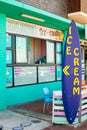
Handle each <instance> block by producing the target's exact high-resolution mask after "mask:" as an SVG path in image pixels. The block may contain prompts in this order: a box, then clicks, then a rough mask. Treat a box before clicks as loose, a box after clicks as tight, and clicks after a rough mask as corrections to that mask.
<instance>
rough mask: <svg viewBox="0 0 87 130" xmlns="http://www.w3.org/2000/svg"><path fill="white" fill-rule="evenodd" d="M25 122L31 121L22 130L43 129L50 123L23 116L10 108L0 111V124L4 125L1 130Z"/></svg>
mask: <svg viewBox="0 0 87 130" xmlns="http://www.w3.org/2000/svg"><path fill="white" fill-rule="evenodd" d="M34 121H35V122H37V123H35V122H34ZM26 122H28V123H31V125H30V126H27V127H24V129H23V130H43V129H44V128H46V127H48V126H50V125H51V123H50V122H46V121H43V120H40V119H36V118H32V117H29V116H25V115H22V114H19V113H16V112H12V111H10V110H5V111H0V125H3V126H4V129H3V130H12V128H14V127H16V126H20V124H22V123H26ZM0 130H1V129H0Z"/></svg>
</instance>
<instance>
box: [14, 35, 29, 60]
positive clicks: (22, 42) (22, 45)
mask: <svg viewBox="0 0 87 130" xmlns="http://www.w3.org/2000/svg"><path fill="white" fill-rule="evenodd" d="M16 62H17V63H27V39H26V38H24V37H18V36H17V37H16Z"/></svg>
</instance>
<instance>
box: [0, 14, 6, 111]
mask: <svg viewBox="0 0 87 130" xmlns="http://www.w3.org/2000/svg"><path fill="white" fill-rule="evenodd" d="M6 100H7V95H6V16H5V15H3V14H0V110H4V109H6V107H7V102H6Z"/></svg>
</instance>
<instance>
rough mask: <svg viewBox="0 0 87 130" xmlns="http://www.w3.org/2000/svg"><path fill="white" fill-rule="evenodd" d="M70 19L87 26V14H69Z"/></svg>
mask: <svg viewBox="0 0 87 130" xmlns="http://www.w3.org/2000/svg"><path fill="white" fill-rule="evenodd" d="M68 18H69V19H70V20H72V19H73V20H75V21H76V22H77V23H80V24H87V14H86V13H84V12H74V13H70V14H68Z"/></svg>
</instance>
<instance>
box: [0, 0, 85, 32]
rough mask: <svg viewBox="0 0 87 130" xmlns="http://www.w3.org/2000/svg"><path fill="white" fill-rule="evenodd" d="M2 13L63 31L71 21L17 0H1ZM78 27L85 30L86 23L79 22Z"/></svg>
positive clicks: (0, 10)
mask: <svg viewBox="0 0 87 130" xmlns="http://www.w3.org/2000/svg"><path fill="white" fill-rule="evenodd" d="M0 13H3V14H5V15H6V17H8V18H13V19H16V20H21V21H24V22H29V23H33V24H37V25H41V26H45V27H49V28H54V29H58V30H62V31H66V30H67V29H68V26H69V24H70V22H71V21H70V20H68V19H66V18H63V17H60V16H57V15H55V14H52V13H48V12H46V11H43V10H40V9H37V8H35V7H32V6H29V5H26V4H23V3H21V2H17V1H15V0H0ZM22 14H25V15H29V16H31V18H29V17H23V16H22ZM32 17H36V18H38V19H42V20H43V21H39V20H37V19H32ZM77 27H78V30H79V31H80V30H84V28H85V27H84V25H81V24H77Z"/></svg>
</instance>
